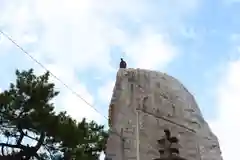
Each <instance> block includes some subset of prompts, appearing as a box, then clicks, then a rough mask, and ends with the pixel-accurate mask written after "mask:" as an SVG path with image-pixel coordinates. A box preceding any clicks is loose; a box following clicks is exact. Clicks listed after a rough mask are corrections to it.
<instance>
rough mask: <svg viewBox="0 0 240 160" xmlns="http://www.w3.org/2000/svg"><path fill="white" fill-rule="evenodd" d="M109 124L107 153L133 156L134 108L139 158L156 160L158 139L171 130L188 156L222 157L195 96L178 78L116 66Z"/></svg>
mask: <svg viewBox="0 0 240 160" xmlns="http://www.w3.org/2000/svg"><path fill="white" fill-rule="evenodd" d="M110 106H114V107H111V112H109V113H111V114H110V115H109V119H110V121H111V122H112V123H111V126H110V129H111V130H112V134H110V136H109V139H108V142H107V149H106V156H107V155H109V156H111V157H109V158H111V159H112V160H128V159H129V160H130V159H131V160H136V146H137V143H136V142H137V141H136V139H137V138H136V133H137V131H136V129H137V128H136V124H137V123H136V122H137V118H136V115H137V114H136V109H138V110H139V111H138V112H139V143H140V146H139V149H140V159H141V160H150V159H156V158H159V154H158V149H159V146H158V144H157V140H159V139H160V138H161V137H162V136H163V135H164V132H163V130H164V129H169V130H170V131H171V134H172V136H175V137H177V138H178V139H179V153H180V156H181V157H183V158H185V159H187V160H222V157H221V151H220V147H219V143H218V139H217V137H216V136H215V135H214V134H213V133H212V131H211V129H210V128H209V126H208V124H207V122H206V121H205V120H204V119H203V117H202V114H201V111H200V109H199V108H198V106H197V104H196V102H195V99H194V97H193V96H192V95H191V94H190V93H189V91H188V90H187V89H186V88H185V87H184V86H183V85H182V84H181V83H180V82H179V81H178V80H176V79H174V78H173V77H171V76H168V75H166V74H164V73H160V72H155V71H149V70H143V69H120V70H119V71H118V73H117V77H116V83H115V87H114V90H113V96H112V99H111V102H110Z"/></svg>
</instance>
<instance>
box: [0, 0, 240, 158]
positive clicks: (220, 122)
mask: <svg viewBox="0 0 240 160" xmlns="http://www.w3.org/2000/svg"><path fill="white" fill-rule="evenodd" d="M239 8H240V1H238V0H231V1H230V0H229V1H227V0H218V1H217V0H212V1H207V0H181V1H178V0H165V1H164V0H159V1H157V0H152V1H149V0H138V1H137V0H131V1H129V0H128V1H127V0H114V1H110V0H100V1H99V0H98V1H97V0H68V1H66V0H60V1H59V0H58V1H57V0H34V1H31V2H30V1H27V0H22V1H18V0H15V1H14V0H13V1H7V0H0V29H1V30H3V31H4V32H5V33H7V34H8V35H9V36H11V37H12V38H13V39H14V40H16V41H17V43H18V44H20V45H21V46H22V47H23V48H24V49H25V50H27V51H28V52H29V53H30V54H31V55H32V56H34V57H35V58H36V59H38V60H39V61H40V62H41V63H43V64H44V65H45V66H46V67H47V68H48V69H49V70H50V71H51V72H53V73H54V74H55V75H57V76H58V77H60V78H61V79H62V81H64V82H65V83H67V84H68V85H69V86H70V87H72V88H73V89H74V90H75V91H76V92H77V93H79V94H80V95H82V96H83V97H84V98H85V99H87V101H88V102H89V103H91V104H94V105H95V107H97V108H98V109H99V110H100V112H101V114H103V115H105V116H107V109H108V103H109V99H110V97H111V92H112V88H113V84H114V81H115V76H116V71H117V69H118V63H119V59H120V57H124V59H125V60H126V61H127V62H128V66H129V67H133V68H144V69H152V70H158V71H162V72H166V73H168V74H170V75H172V76H174V77H176V78H177V79H179V80H180V81H181V82H182V83H183V84H184V85H185V86H186V87H187V88H188V89H189V90H190V91H191V92H192V93H193V94H194V96H195V98H196V101H197V102H198V104H199V107H200V108H201V110H202V112H203V115H204V117H205V119H206V120H207V121H208V122H209V124H210V126H211V128H212V130H213V131H214V133H215V134H216V135H217V136H218V137H219V140H220V145H221V149H222V152H223V157H224V159H225V160H232V159H234V158H236V153H237V151H235V150H236V149H234V146H236V144H235V143H236V141H235V143H233V142H230V141H229V140H228V137H230V136H231V135H230V133H235V134H237V133H240V129H238V128H239V127H240V126H239V124H238V123H237V122H238V121H239V120H240V119H239V118H238V117H239V116H238V115H239V114H240V110H239V108H238V104H239V102H238V99H239V98H238V97H239V96H240V76H238V75H239V73H238V72H239V70H240V54H239V51H240V48H239V46H240V21H239V16H240V10H239ZM0 63H1V68H0V74H1V75H2V77H1V82H0V88H1V90H4V89H6V88H7V87H8V84H9V82H10V81H13V80H14V78H15V77H14V71H15V69H17V68H18V69H28V68H34V69H35V70H36V72H37V73H39V74H40V73H42V72H43V69H41V67H39V66H38V65H37V64H36V63H35V62H33V61H32V60H31V59H30V58H29V57H28V56H26V55H25V54H24V53H22V51H20V50H19V49H18V48H16V47H15V46H14V45H13V44H12V43H11V42H10V41H9V40H8V39H6V38H4V37H3V36H1V37H0ZM52 81H54V82H56V80H54V79H52ZM56 84H57V89H59V90H60V91H61V94H60V96H59V97H58V98H57V99H55V103H56V106H57V109H58V110H67V111H68V113H69V114H71V115H72V116H73V117H74V118H76V119H81V118H82V117H88V118H89V119H94V120H96V121H101V122H102V123H106V120H105V119H104V118H103V117H102V116H101V115H99V114H98V113H96V112H95V111H94V110H92V109H91V108H89V107H88V106H87V105H86V104H85V103H84V102H82V101H81V100H79V99H78V98H77V97H76V96H75V95H73V94H72V93H71V92H69V91H68V90H67V89H66V88H64V86H63V85H61V84H60V83H58V82H56ZM226 128H228V131H226V130H225V129H226ZM237 141H239V140H237ZM239 143H240V141H239Z"/></svg>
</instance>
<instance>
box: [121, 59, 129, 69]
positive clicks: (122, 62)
mask: <svg viewBox="0 0 240 160" xmlns="http://www.w3.org/2000/svg"><path fill="white" fill-rule="evenodd" d="M120 68H127V63H126V62H125V61H124V60H123V59H122V58H121V62H120Z"/></svg>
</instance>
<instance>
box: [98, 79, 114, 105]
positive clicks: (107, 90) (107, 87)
mask: <svg viewBox="0 0 240 160" xmlns="http://www.w3.org/2000/svg"><path fill="white" fill-rule="evenodd" d="M114 85H115V83H114V81H108V82H106V83H105V84H104V85H102V86H101V87H99V89H98V97H99V98H100V99H101V100H102V102H104V103H107V104H108V103H110V100H111V97H112V94H113V88H114Z"/></svg>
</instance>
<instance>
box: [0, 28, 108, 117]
mask: <svg viewBox="0 0 240 160" xmlns="http://www.w3.org/2000/svg"><path fill="white" fill-rule="evenodd" d="M0 33H1V34H2V35H3V36H4V37H6V38H7V39H8V40H9V41H11V42H12V43H13V44H14V45H15V46H16V47H17V48H18V49H20V50H21V51H22V52H23V53H25V54H26V55H27V56H28V57H30V59H32V60H33V61H34V62H35V63H37V64H38V65H39V66H40V67H42V68H43V69H44V70H46V71H47V72H49V73H50V75H51V76H52V77H53V78H55V79H56V80H57V81H59V82H60V83H61V84H62V85H63V86H64V87H66V88H67V89H68V90H69V91H70V92H72V94H74V95H75V96H77V97H78V98H80V99H81V100H82V101H83V102H85V103H86V104H87V105H88V106H89V107H91V108H92V109H94V110H95V111H96V112H97V113H98V114H100V115H101V116H103V117H104V118H105V119H107V120H108V118H107V117H106V116H104V115H103V114H102V113H101V112H100V111H98V110H97V109H96V107H94V106H93V105H92V104H90V103H89V102H88V101H87V100H86V99H84V98H83V97H82V96H81V95H80V94H78V93H77V92H76V91H74V90H73V89H72V88H71V87H69V85H67V84H66V83H64V82H63V81H62V80H61V79H60V78H58V77H57V76H56V75H55V74H54V73H53V72H51V71H50V70H48V69H47V67H45V66H44V65H43V64H42V63H41V62H40V61H39V60H37V59H36V58H34V56H32V55H31V54H29V53H28V52H27V51H26V50H25V49H24V48H23V47H21V46H20V45H19V44H18V43H17V42H16V41H15V40H13V38H11V37H10V36H9V35H7V34H6V33H5V32H3V31H2V30H1V29H0Z"/></svg>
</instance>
